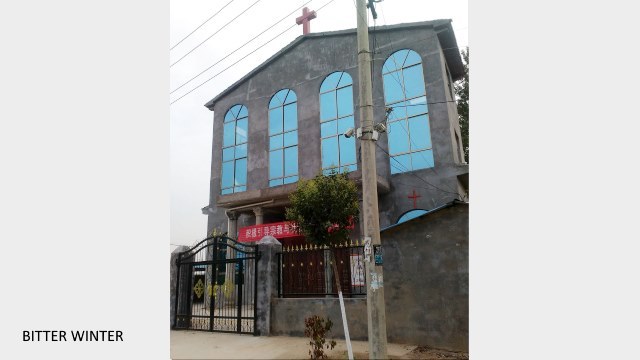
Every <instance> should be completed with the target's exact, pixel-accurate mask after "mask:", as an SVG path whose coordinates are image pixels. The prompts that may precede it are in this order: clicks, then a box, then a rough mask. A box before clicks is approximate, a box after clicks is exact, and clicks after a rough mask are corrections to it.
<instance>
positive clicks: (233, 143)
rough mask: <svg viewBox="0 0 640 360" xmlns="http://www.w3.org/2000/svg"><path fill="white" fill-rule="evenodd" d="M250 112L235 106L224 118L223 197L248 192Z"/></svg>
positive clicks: (242, 107) (242, 106)
mask: <svg viewBox="0 0 640 360" xmlns="http://www.w3.org/2000/svg"><path fill="white" fill-rule="evenodd" d="M248 131H249V111H248V110H247V108H246V106H244V105H234V106H233V107H231V109H229V111H227V113H226V114H225V116H224V126H223V140H222V176H221V177H222V179H221V181H220V185H221V190H220V193H221V194H222V195H225V194H232V193H235V192H241V191H246V190H247V140H248Z"/></svg>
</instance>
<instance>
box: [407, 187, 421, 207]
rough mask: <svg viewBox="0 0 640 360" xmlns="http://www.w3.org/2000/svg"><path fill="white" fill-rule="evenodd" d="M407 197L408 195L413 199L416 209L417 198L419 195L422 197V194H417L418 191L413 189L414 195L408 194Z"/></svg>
mask: <svg viewBox="0 0 640 360" xmlns="http://www.w3.org/2000/svg"><path fill="white" fill-rule="evenodd" d="M407 197H408V198H409V199H413V208H414V209H416V208H417V205H416V200H417V199H418V198H419V197H422V196H420V195H418V194H416V191H415V189H414V190H413V194H412V195H409V196H407Z"/></svg>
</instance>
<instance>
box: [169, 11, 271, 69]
mask: <svg viewBox="0 0 640 360" xmlns="http://www.w3.org/2000/svg"><path fill="white" fill-rule="evenodd" d="M260 1H262V0H256V1H255V2H254V3H253V4H251V5H249V7H248V8H246V9H244V10H243V11H242V12H241V13H240V14H238V15H236V17H234V18H233V19H231V20H230V21H229V22H227V23H226V24H224V25H222V27H221V28H220V29H218V30H217V31H216V32H214V33H213V34H211V36H209V37H208V38H206V39H204V40H203V41H202V42H201V43H199V44H198V45H196V47H194V48H193V49H191V50H189V51H188V52H187V53H186V54H184V55H183V56H182V57H181V58H180V59H178V60H176V61H175V62H174V63H173V64H171V65H169V67H170V68H171V67H172V66H173V65H175V64H177V63H179V62H180V60H182V59H184V58H186V57H187V56H188V55H189V54H191V53H192V52H194V51H195V50H196V49H197V48H199V47H200V46H201V45H202V44H204V43H205V42H207V41H208V40H209V39H211V38H212V37H214V36H215V35H216V34H217V33H219V32H220V31H222V29H224V28H225V27H227V25H229V24H231V23H232V22H234V21H235V20H236V19H237V18H239V17H240V16H242V15H243V14H244V13H246V12H247V11H249V9H251V8H252V7H253V6H254V5H256V4H257V3H259V2H260Z"/></svg>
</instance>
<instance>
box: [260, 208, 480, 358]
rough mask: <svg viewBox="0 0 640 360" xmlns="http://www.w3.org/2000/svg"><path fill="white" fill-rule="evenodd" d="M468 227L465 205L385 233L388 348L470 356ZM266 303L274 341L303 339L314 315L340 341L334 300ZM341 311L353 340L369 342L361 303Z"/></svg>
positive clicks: (349, 301) (347, 304) (364, 306)
mask: <svg viewBox="0 0 640 360" xmlns="http://www.w3.org/2000/svg"><path fill="white" fill-rule="evenodd" d="M468 221H469V206H468V204H466V203H458V202H455V203H450V204H446V205H444V206H442V207H441V208H440V209H437V210H435V211H433V212H431V213H428V214H425V215H423V216H421V217H418V218H416V219H413V220H410V221H408V222H405V223H402V224H399V225H395V226H393V227H390V228H388V229H386V230H384V231H382V233H381V242H382V246H383V254H384V263H383V267H384V287H385V303H386V304H385V307H386V321H387V337H388V341H389V342H393V343H401V344H413V345H424V346H432V347H436V348H442V349H449V350H453V351H469V340H468V336H469V250H468V248H469V243H468V239H469V230H468ZM263 260H265V259H264V258H263V259H261V260H260V261H261V262H262V261H263ZM260 266H261V268H263V267H265V266H267V265H266V264H262V265H260ZM261 274H262V273H261ZM273 275H275V274H272V276H273ZM262 279H263V278H259V280H260V281H262ZM271 282H273V279H272V281H271ZM368 291H370V290H368ZM271 299H272V301H271V314H270V334H271V335H290V336H304V319H305V318H306V317H309V316H312V315H319V316H322V317H328V318H329V319H331V321H332V322H333V328H332V331H331V336H332V337H335V338H344V331H343V328H342V315H341V313H340V305H339V302H338V299H337V298H313V299H308V298H304V299H295V298H293V299H285V298H275V297H271ZM345 308H346V313H347V321H348V324H349V334H350V336H351V338H352V339H353V340H367V337H368V335H367V303H366V299H365V298H346V299H345Z"/></svg>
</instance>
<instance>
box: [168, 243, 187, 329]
mask: <svg viewBox="0 0 640 360" xmlns="http://www.w3.org/2000/svg"><path fill="white" fill-rule="evenodd" d="M187 250H189V248H188V247H186V246H182V245H180V246H178V247H176V248H175V249H174V250H173V251H172V252H171V257H170V259H169V268H170V273H169V274H170V275H169V299H170V305H169V311H170V316H169V324H170V326H173V323H174V321H175V315H176V313H175V312H176V304H177V302H178V300H177V298H176V286H177V285H178V264H177V260H178V254H180V253H181V252H183V251H187Z"/></svg>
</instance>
